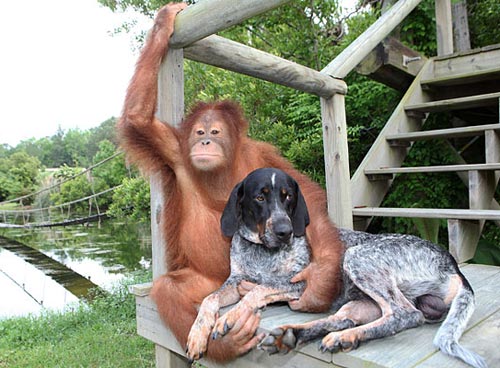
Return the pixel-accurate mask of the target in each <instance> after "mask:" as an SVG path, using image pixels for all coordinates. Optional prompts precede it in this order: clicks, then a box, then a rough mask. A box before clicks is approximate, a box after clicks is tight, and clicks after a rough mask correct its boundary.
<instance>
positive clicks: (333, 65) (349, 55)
mask: <svg viewBox="0 0 500 368" xmlns="http://www.w3.org/2000/svg"><path fill="white" fill-rule="evenodd" d="M421 1H422V0H406V1H398V2H397V3H396V4H395V5H394V6H393V7H392V8H391V9H389V10H388V11H387V12H386V13H384V14H383V15H382V16H381V17H380V18H378V19H377V20H376V21H375V23H373V24H372V25H371V26H370V27H369V28H368V29H367V30H366V31H365V32H363V33H362V34H361V35H360V36H359V37H358V38H356V39H355V40H354V41H353V42H352V43H351V44H350V45H349V46H348V47H347V48H346V49H344V51H342V52H341V53H340V54H339V55H338V56H337V57H336V58H335V59H333V60H332V61H331V62H330V63H329V64H328V65H327V66H326V67H325V68H324V69H323V70H322V71H321V72H322V73H325V74H329V75H331V76H332V77H335V78H344V77H345V76H346V75H347V74H349V73H350V72H351V71H352V70H353V69H354V68H355V67H356V65H358V64H359V63H360V62H361V61H362V60H363V59H364V58H365V57H366V56H367V55H368V54H369V53H370V52H371V51H372V50H373V49H374V48H375V46H377V44H378V43H380V42H381V41H382V40H383V39H384V38H386V37H387V36H388V35H389V34H390V33H391V32H392V30H393V29H394V28H395V27H396V26H397V25H398V24H399V23H401V21H402V20H403V19H404V18H406V16H407V15H408V14H410V12H411V11H412V10H413V9H415V8H416V7H417V5H418V4H419V3H420V2H421Z"/></svg>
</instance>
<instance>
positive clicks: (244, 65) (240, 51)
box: [184, 35, 347, 98]
mask: <svg viewBox="0 0 500 368" xmlns="http://www.w3.org/2000/svg"><path fill="white" fill-rule="evenodd" d="M184 54H185V56H186V57H187V58H189V59H191V60H195V61H199V62H202V63H205V64H210V65H214V66H217V67H220V68H223V69H227V70H231V71H233V72H238V73H241V74H246V75H249V76H252V77H255V78H260V79H263V80H266V81H269V82H273V83H278V84H281V85H284V86H287V87H291V88H295V89H298V90H300V91H304V92H308V93H312V94H315V95H318V96H321V97H326V98H328V97H330V96H332V95H333V94H335V93H341V94H345V93H346V92H347V86H346V84H345V82H344V81H341V80H336V79H334V78H332V77H330V76H328V75H324V74H322V73H320V72H318V71H316V70H314V69H310V68H308V67H305V66H303V65H300V64H297V63H294V62H292V61H288V60H285V59H283V58H280V57H278V56H275V55H271V54H268V53H267V52H264V51H260V50H257V49H254V48H252V47H249V46H246V45H243V44H241V43H238V42H235V41H231V40H228V39H226V38H224V37H220V36H216V35H212V36H209V37H206V38H204V39H203V40H200V41H198V42H195V43H194V44H192V45H191V46H188V47H186V48H185V49H184Z"/></svg>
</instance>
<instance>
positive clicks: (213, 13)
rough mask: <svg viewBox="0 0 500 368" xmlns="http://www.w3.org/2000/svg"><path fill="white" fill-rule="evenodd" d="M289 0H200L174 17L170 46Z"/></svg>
mask: <svg viewBox="0 0 500 368" xmlns="http://www.w3.org/2000/svg"><path fill="white" fill-rule="evenodd" d="M289 1H290V0H245V4H244V6H242V4H241V2H239V1H235V0H210V1H199V2H197V3H196V4H193V5H191V6H189V7H187V8H186V9H184V11H182V12H181V13H179V14H178V15H177V17H176V18H175V32H174V34H173V35H172V38H171V39H170V47H171V48H174V49H179V48H183V47H185V46H187V45H189V44H191V43H193V42H195V41H198V40H201V39H202V38H204V37H206V36H209V35H211V34H214V33H217V32H219V31H221V30H223V29H226V28H230V27H232V26H234V25H236V24H239V23H241V22H243V21H244V20H246V19H248V18H251V17H253V16H255V15H258V14H262V13H265V12H266V11H268V10H271V9H274V8H276V7H278V6H280V5H283V4H285V3H287V2H289Z"/></svg>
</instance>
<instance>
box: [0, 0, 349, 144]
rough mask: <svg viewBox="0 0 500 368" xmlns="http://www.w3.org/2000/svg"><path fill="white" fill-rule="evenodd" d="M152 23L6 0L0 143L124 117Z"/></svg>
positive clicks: (1, 24) (86, 6) (93, 4)
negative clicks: (126, 26) (139, 38)
mask: <svg viewBox="0 0 500 368" xmlns="http://www.w3.org/2000/svg"><path fill="white" fill-rule="evenodd" d="M355 1H356V0H343V2H344V6H347V5H350V4H349V3H354V2H355ZM133 19H138V20H139V24H138V26H137V27H136V28H135V29H134V31H133V32H132V34H125V33H123V34H119V35H114V36H112V35H111V34H112V33H113V30H114V29H115V28H116V27H118V26H120V25H121V24H123V22H124V21H131V20H133ZM151 25H152V21H151V20H149V19H146V18H145V17H141V16H140V15H139V14H134V13H128V14H124V13H113V12H112V11H111V10H109V9H108V8H105V7H103V6H101V5H100V4H99V3H98V2H97V0H43V1H40V0H23V1H2V2H1V3H0V145H1V144H8V145H10V146H15V145H17V144H18V143H19V142H20V141H22V140H26V139H29V138H37V139H39V138H43V137H46V136H52V135H54V134H56V132H57V130H58V129H59V128H62V129H63V130H64V131H67V130H68V129H75V128H78V129H80V130H87V129H89V128H92V127H97V126H99V125H100V124H101V123H102V122H103V121H105V120H107V119H109V118H111V117H113V116H115V117H116V116H119V115H120V112H121V108H122V104H123V99H124V95H125V91H126V88H127V85H128V82H129V80H130V78H131V77H132V73H133V69H134V65H135V61H136V58H137V56H138V51H137V50H135V51H134V47H133V46H134V43H133V35H134V34H137V33H138V32H140V31H141V30H147V29H149V28H150V27H151Z"/></svg>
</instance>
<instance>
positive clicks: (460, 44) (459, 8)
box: [451, 0, 470, 51]
mask: <svg viewBox="0 0 500 368" xmlns="http://www.w3.org/2000/svg"><path fill="white" fill-rule="evenodd" d="M451 15H452V18H453V42H454V45H455V51H467V50H470V34H469V20H468V17H467V1H466V0H455V1H453V4H451Z"/></svg>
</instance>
